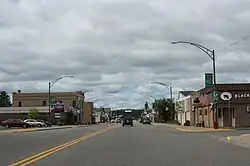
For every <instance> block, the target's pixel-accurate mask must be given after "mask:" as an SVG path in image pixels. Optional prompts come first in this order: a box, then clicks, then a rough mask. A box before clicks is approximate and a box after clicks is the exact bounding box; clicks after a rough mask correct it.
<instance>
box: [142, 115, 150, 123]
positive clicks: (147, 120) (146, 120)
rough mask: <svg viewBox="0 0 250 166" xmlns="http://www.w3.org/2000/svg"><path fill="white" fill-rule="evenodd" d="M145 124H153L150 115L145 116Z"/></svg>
mask: <svg viewBox="0 0 250 166" xmlns="http://www.w3.org/2000/svg"><path fill="white" fill-rule="evenodd" d="M142 123H143V124H151V119H150V118H148V117H145V118H143V122H142Z"/></svg>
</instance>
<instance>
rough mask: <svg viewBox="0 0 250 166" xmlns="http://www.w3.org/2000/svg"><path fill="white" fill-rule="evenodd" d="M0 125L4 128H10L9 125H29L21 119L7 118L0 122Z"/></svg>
mask: <svg viewBox="0 0 250 166" xmlns="http://www.w3.org/2000/svg"><path fill="white" fill-rule="evenodd" d="M2 126H4V127H5V128H11V127H22V128H28V127H30V125H29V124H28V123H26V122H24V121H22V120H21V119H8V120H5V121H3V122H2Z"/></svg>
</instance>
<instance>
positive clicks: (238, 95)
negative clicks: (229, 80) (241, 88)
mask: <svg viewBox="0 0 250 166" xmlns="http://www.w3.org/2000/svg"><path fill="white" fill-rule="evenodd" d="M234 98H250V92H241V93H235V94H234Z"/></svg>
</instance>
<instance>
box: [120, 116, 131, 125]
mask: <svg viewBox="0 0 250 166" xmlns="http://www.w3.org/2000/svg"><path fill="white" fill-rule="evenodd" d="M125 125H129V126H131V127H132V126H133V118H132V116H124V117H123V121H122V126H125Z"/></svg>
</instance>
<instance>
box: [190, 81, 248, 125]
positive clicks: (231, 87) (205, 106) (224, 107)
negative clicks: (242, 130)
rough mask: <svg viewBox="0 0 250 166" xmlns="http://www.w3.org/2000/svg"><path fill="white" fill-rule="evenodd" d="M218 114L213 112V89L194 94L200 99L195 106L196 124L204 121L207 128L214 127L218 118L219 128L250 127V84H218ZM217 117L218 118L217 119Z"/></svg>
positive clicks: (205, 89) (194, 96)
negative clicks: (214, 122)
mask: <svg viewBox="0 0 250 166" xmlns="http://www.w3.org/2000/svg"><path fill="white" fill-rule="evenodd" d="M216 90H217V96H218V104H217V113H216V112H215V113H214V112H213V111H212V110H211V106H212V97H211V96H212V95H211V94H212V88H204V89H201V90H199V91H196V93H194V94H193V96H192V97H193V99H194V98H198V99H199V103H198V104H195V105H194V103H193V106H195V109H194V112H195V113H194V114H195V117H194V119H195V124H196V125H197V124H199V123H202V122H203V121H204V124H205V127H213V121H214V120H216V119H217V118H218V125H219V127H249V126H250V84H248V83H245V84H217V85H216ZM216 116H217V117H216Z"/></svg>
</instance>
